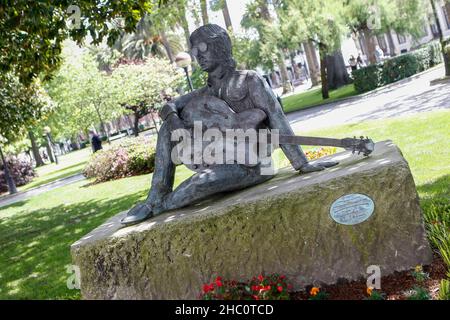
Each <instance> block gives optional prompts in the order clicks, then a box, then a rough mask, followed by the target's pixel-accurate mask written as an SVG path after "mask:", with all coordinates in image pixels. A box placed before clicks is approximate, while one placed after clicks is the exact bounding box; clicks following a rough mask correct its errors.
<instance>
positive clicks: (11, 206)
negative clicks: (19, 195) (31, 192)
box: [0, 198, 29, 223]
mask: <svg viewBox="0 0 450 320" xmlns="http://www.w3.org/2000/svg"><path fill="white" fill-rule="evenodd" d="M0 199H1V198H0ZM28 200H29V199H26V200H22V201H18V202H14V203H12V204H9V205H7V206H4V207H2V206H1V204H0V208H1V210H6V209H9V208H17V207H22V206H23V205H25V204H27V202H28ZM0 223H2V220H1V217H0Z"/></svg>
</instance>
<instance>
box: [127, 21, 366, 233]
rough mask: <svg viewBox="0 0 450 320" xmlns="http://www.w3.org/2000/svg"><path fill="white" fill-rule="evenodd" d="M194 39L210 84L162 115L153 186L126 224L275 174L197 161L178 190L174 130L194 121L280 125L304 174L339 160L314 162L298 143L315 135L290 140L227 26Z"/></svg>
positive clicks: (222, 125) (288, 151) (205, 29)
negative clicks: (243, 66)
mask: <svg viewBox="0 0 450 320" xmlns="http://www.w3.org/2000/svg"><path fill="white" fill-rule="evenodd" d="M190 42H191V48H192V49H191V54H192V55H193V56H194V57H195V58H196V59H197V61H198V63H199V65H200V67H201V68H202V69H203V70H204V71H206V72H207V73H208V83H207V86H205V87H203V88H201V89H199V90H196V91H193V92H191V93H188V94H186V95H183V96H181V97H179V98H177V99H176V100H174V101H172V102H169V103H167V104H166V105H165V106H164V107H163V108H162V110H161V112H160V116H161V118H162V120H163V121H164V123H163V124H162V126H161V129H160V131H159V135H158V141H157V146H156V160H155V171H154V173H153V178H152V184H151V189H150V192H149V195H148V197H147V199H146V201H145V202H143V203H139V204H137V205H136V206H135V207H134V208H132V209H131V210H130V211H129V212H128V214H127V216H126V217H125V218H124V219H123V220H122V224H124V225H130V224H135V223H138V222H141V221H143V220H145V219H147V218H149V217H151V216H154V215H158V214H160V213H162V212H164V211H167V210H172V209H177V208H181V207H184V206H187V205H189V204H192V203H194V202H197V201H199V200H202V199H205V198H207V197H209V196H211V195H213V194H217V193H220V192H228V191H233V190H239V189H242V188H246V187H249V186H253V185H256V184H259V183H262V182H264V181H267V180H268V179H270V178H272V175H263V174H261V165H260V164H256V165H247V164H240V163H226V164H212V165H198V164H194V165H190V166H188V167H189V168H190V169H192V170H194V171H196V173H195V174H194V175H193V176H192V177H190V178H189V179H187V180H186V181H184V182H183V183H181V184H180V186H178V187H177V188H176V189H175V190H173V183H174V175H175V164H174V162H173V161H172V159H171V152H172V148H173V147H174V142H173V141H171V133H172V132H173V131H174V130H177V129H185V128H188V129H191V128H192V124H193V122H194V121H201V122H202V124H203V125H204V126H205V127H206V128H214V127H218V128H219V129H220V130H221V131H223V130H226V129H236V128H242V129H248V128H254V129H260V128H267V129H278V130H279V133H280V135H281V137H285V140H284V141H285V143H283V139H281V140H280V147H281V148H282V150H283V152H284V154H285V155H286V156H287V158H288V159H289V161H290V163H291V164H292V166H293V167H294V168H295V169H296V170H298V171H299V172H302V173H308V172H313V171H320V170H324V169H325V168H327V167H331V166H334V165H336V164H337V162H319V163H317V164H311V163H309V162H308V160H307V158H306V156H305V154H304V153H303V151H302V149H301V148H300V146H299V145H297V143H298V142H299V141H300V142H302V143H303V142H306V144H307V143H308V141H310V140H308V139H313V140H311V141H313V142H314V143H316V142H317V141H316V140H314V139H315V138H306V140H305V139H303V140H301V139H300V140H298V139H297V140H295V139H291V138H290V137H292V136H293V135H294V133H293V131H292V129H291V127H290V125H289V122H288V120H287V118H286V116H285V115H284V113H283V110H282V108H281V106H280V104H279V102H278V100H277V98H276V97H275V96H274V94H273V92H272V90H271V89H270V88H269V87H268V85H267V82H266V81H265V80H264V78H262V77H261V76H259V75H258V74H257V73H256V72H255V71H248V70H236V63H235V61H234V60H233V56H232V46H231V40H230V37H229V36H228V34H227V32H226V31H225V30H224V29H222V28H221V27H219V26H217V25H214V24H208V25H205V26H202V27H200V28H198V29H197V30H195V31H194V32H193V33H192V35H191V37H190ZM298 138H302V137H298ZM303 138H305V137H303ZM319 139H321V138H319ZM336 140H337V139H336ZM351 142H352V143H353V142H354V141H353V140H352V141H351ZM325 145H326V143H325ZM333 145H336V141H335V144H333ZM338 145H339V144H338ZM351 145H352V144H351V143H350V145H348V146H347V147H349V146H351ZM339 146H340V145H339ZM344 147H345V146H344ZM369 153H370V152H369Z"/></svg>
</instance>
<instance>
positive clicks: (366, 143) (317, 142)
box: [272, 135, 375, 157]
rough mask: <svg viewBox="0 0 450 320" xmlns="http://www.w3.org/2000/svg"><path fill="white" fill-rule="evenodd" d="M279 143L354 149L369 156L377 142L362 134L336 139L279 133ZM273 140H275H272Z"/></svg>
mask: <svg viewBox="0 0 450 320" xmlns="http://www.w3.org/2000/svg"><path fill="white" fill-rule="evenodd" d="M278 139H279V144H280V145H283V144H295V145H305V146H327V147H339V148H344V149H346V150H352V153H353V154H354V153H356V152H358V154H360V153H362V154H363V155H364V156H366V157H367V156H369V155H370V154H371V153H372V152H373V150H374V149H375V143H374V142H373V141H372V139H369V138H368V137H366V138H364V137H363V136H361V137H360V138H359V139H358V138H356V137H354V138H344V139H334V138H321V137H303V136H290V135H279V136H278ZM272 141H273V140H272Z"/></svg>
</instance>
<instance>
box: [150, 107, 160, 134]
mask: <svg viewBox="0 0 450 320" xmlns="http://www.w3.org/2000/svg"><path fill="white" fill-rule="evenodd" d="M150 117H151V118H152V122H153V125H154V126H155V130H156V134H157V135H159V130H158V125H157V124H156V121H155V117H154V116H153V110H152V111H151V112H150Z"/></svg>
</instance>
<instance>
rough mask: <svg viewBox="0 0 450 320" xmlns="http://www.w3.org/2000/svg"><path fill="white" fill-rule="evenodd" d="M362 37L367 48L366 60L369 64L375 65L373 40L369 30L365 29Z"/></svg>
mask: <svg viewBox="0 0 450 320" xmlns="http://www.w3.org/2000/svg"><path fill="white" fill-rule="evenodd" d="M362 33H363V36H364V43H365V45H366V48H367V51H366V52H367V59H368V60H369V64H376V63H377V59H376V57H375V41H374V40H375V39H374V37H373V35H372V32H371V31H370V29H368V28H365V29H363V31H362Z"/></svg>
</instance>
